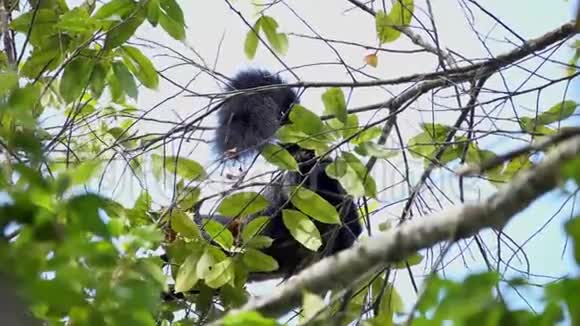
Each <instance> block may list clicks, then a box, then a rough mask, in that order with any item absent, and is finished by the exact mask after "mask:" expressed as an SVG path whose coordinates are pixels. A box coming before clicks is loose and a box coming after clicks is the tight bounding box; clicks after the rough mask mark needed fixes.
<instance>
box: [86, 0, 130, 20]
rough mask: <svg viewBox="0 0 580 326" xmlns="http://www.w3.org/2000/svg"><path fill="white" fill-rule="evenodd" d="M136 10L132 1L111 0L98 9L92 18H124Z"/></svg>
mask: <svg viewBox="0 0 580 326" xmlns="http://www.w3.org/2000/svg"><path fill="white" fill-rule="evenodd" d="M135 8H136V3H135V2H134V1H133V0H111V1H108V2H107V3H105V4H103V5H102V6H101V7H99V10H97V12H96V13H95V14H94V16H93V17H94V18H97V19H105V18H109V17H111V16H119V17H124V16H126V15H127V14H129V13H131V12H132V11H133V10H135Z"/></svg>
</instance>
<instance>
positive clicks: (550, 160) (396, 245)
mask: <svg viewBox="0 0 580 326" xmlns="http://www.w3.org/2000/svg"><path fill="white" fill-rule="evenodd" d="M579 154H580V136H576V137H573V138H570V139H568V140H566V141H564V142H562V143H561V144H560V146H558V147H556V148H555V149H554V150H553V151H552V152H551V153H549V154H548V155H547V156H546V158H545V159H544V160H543V161H542V162H541V163H540V164H538V165H537V166H536V167H534V168H532V169H530V170H528V171H525V172H522V173H521V174H519V175H517V176H516V177H514V179H513V181H512V182H511V183H510V184H508V185H506V186H505V187H503V188H502V189H501V190H499V191H498V192H497V193H495V194H494V195H492V196H491V197H489V198H488V199H487V200H485V201H483V202H481V203H478V204H475V203H474V204H468V205H465V206H462V207H455V208H451V209H448V210H445V211H443V212H440V213H437V214H432V215H430V216H426V217H424V218H422V219H417V220H412V221H409V222H406V223H404V224H402V225H401V226H399V227H397V228H394V229H391V230H389V231H386V232H383V233H380V234H378V235H376V236H374V237H372V238H370V239H368V241H366V242H365V243H360V244H358V245H357V246H355V247H352V248H350V249H348V250H345V251H343V252H341V253H339V254H338V255H335V256H332V257H327V258H325V259H323V260H321V261H320V262H318V263H316V264H314V265H312V266H311V267H309V268H307V269H306V270H304V271H303V272H301V273H300V274H298V275H296V276H295V277H293V278H291V279H290V280H288V281H287V282H286V283H285V284H283V285H282V286H280V287H277V288H275V289H274V291H273V292H272V293H271V294H270V295H267V296H263V297H258V298H253V299H252V300H250V302H248V303H247V304H246V305H245V306H244V307H242V308H241V309H239V310H237V311H234V312H233V313H235V312H240V311H249V310H257V311H259V312H261V313H262V314H264V315H266V316H279V315H281V314H283V313H285V312H287V311H288V309H290V308H289V307H295V306H297V305H299V304H300V299H301V296H302V293H303V291H304V290H308V291H310V292H313V293H317V294H323V293H325V292H326V291H328V290H331V289H344V288H347V287H348V286H350V285H351V284H352V282H353V280H356V279H358V278H359V277H360V276H361V275H365V274H366V273H367V272H368V271H371V270H376V269H377V268H378V267H381V266H384V265H385V264H389V263H395V262H398V261H401V260H403V259H405V258H406V257H409V256H410V255H411V254H413V253H415V252H417V251H418V250H421V249H426V248H430V247H432V246H434V245H435V244H437V243H439V242H442V241H450V240H451V241H452V240H458V239H462V238H467V237H469V236H472V235H474V234H476V233H477V232H479V231H481V230H483V229H485V228H488V227H494V228H501V227H503V226H504V225H505V224H506V223H507V222H508V221H509V220H510V219H511V218H512V217H513V216H514V215H515V214H516V213H518V212H520V211H522V210H523V209H524V208H526V207H527V206H528V205H530V204H531V203H532V202H533V201H534V200H536V199H537V198H538V197H540V196H541V195H542V194H544V193H546V192H548V191H550V190H552V189H553V188H555V187H556V186H557V185H558V182H559V181H560V173H559V171H560V168H561V166H562V164H564V163H565V162H566V161H568V160H570V159H572V158H574V157H576V156H577V155H579Z"/></svg>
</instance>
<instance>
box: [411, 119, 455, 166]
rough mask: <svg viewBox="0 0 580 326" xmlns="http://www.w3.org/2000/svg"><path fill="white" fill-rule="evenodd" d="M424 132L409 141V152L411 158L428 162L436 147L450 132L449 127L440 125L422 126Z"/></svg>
mask: <svg viewBox="0 0 580 326" xmlns="http://www.w3.org/2000/svg"><path fill="white" fill-rule="evenodd" d="M421 127H422V129H423V130H424V132H422V133H420V134H418V135H416V136H415V137H413V138H411V139H410V140H409V150H410V153H411V155H412V156H413V157H416V158H420V159H426V160H427V161H428V162H430V161H431V159H433V157H434V155H435V153H436V152H437V150H438V147H439V146H441V145H442V144H443V143H444V142H445V139H446V137H447V134H448V133H449V131H450V130H451V129H450V128H449V126H445V125H442V124H438V123H435V124H422V125H421Z"/></svg>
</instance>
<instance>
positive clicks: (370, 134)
mask: <svg viewBox="0 0 580 326" xmlns="http://www.w3.org/2000/svg"><path fill="white" fill-rule="evenodd" d="M382 133H383V130H382V129H381V128H380V127H370V128H366V129H364V130H362V131H361V132H360V133H359V134H358V135H357V136H356V137H354V138H353V139H352V140H351V141H350V142H351V143H353V144H355V145H357V144H362V143H365V142H369V141H372V140H374V139H375V138H378V137H380V136H381V135H382Z"/></svg>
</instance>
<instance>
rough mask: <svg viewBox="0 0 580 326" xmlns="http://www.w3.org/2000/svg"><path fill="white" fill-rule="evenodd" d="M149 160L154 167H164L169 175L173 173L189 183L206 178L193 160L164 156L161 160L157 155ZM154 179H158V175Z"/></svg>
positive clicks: (200, 166) (203, 171) (201, 167)
mask: <svg viewBox="0 0 580 326" xmlns="http://www.w3.org/2000/svg"><path fill="white" fill-rule="evenodd" d="M151 159H152V164H153V165H154V167H163V166H165V169H166V170H167V171H168V172H169V173H171V174H173V173H175V174H177V175H178V176H180V177H182V178H184V179H186V180H189V181H200V180H203V179H204V178H205V177H206V176H207V174H206V172H205V170H204V168H203V166H202V165H201V164H199V163H197V162H196V161H194V160H190V159H187V158H184V157H177V156H166V157H165V160H163V156H161V155H157V154H153V155H151ZM154 169H155V168H154ZM158 170H160V169H158ZM156 177H157V178H158V179H159V176H158V175H156Z"/></svg>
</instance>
